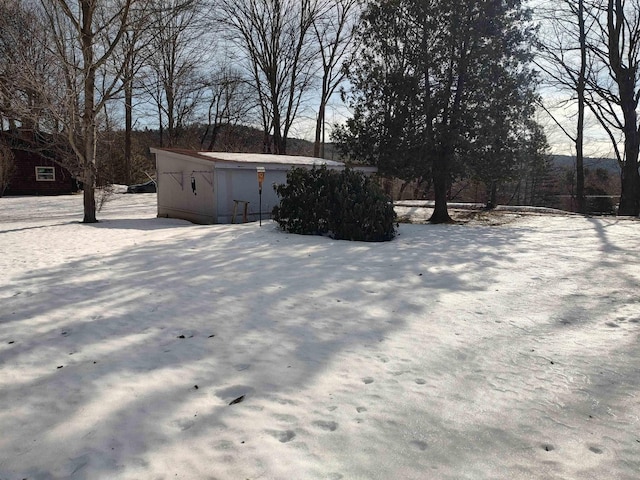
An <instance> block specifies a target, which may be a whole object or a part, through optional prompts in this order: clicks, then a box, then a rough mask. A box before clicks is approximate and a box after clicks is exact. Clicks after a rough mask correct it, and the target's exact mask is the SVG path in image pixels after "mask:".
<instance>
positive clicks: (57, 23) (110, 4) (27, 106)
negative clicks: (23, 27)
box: [2, 0, 136, 223]
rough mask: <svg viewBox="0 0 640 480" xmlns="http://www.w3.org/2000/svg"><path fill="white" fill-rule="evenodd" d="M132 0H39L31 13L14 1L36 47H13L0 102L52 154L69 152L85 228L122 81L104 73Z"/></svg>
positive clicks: (92, 215) (90, 216)
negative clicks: (103, 126) (109, 114)
mask: <svg viewBox="0 0 640 480" xmlns="http://www.w3.org/2000/svg"><path fill="white" fill-rule="evenodd" d="M135 1H136V0H110V1H104V2H96V1H95V0H74V1H69V0H40V3H39V4H29V9H28V10H27V9H25V8H22V7H24V5H23V4H22V2H15V7H16V8H21V9H22V11H23V12H26V14H27V16H28V17H27V18H28V19H29V21H30V22H32V25H31V26H30V29H29V34H30V35H32V37H31V39H32V40H33V41H30V42H27V43H26V44H21V43H16V44H15V45H14V47H15V48H14V50H13V52H12V53H13V58H14V63H13V64H11V68H10V70H11V71H10V77H11V82H10V85H9V86H8V87H5V88H4V90H3V99H4V101H3V102H2V103H5V104H7V103H9V107H8V109H9V110H10V118H13V119H15V120H16V121H19V122H20V123H21V124H22V126H27V127H30V128H33V129H34V130H37V131H41V132H45V133H47V134H48V138H49V139H51V141H52V142H53V144H54V145H51V146H50V148H53V147H54V146H55V147H59V149H60V150H61V151H65V152H67V153H68V152H72V157H73V158H74V159H75V161H73V160H72V159H71V158H67V159H65V161H66V163H67V165H65V166H68V167H70V168H69V169H70V170H71V171H72V173H73V174H74V175H75V176H76V178H78V179H80V180H81V181H82V183H83V187H84V218H83V221H84V222H85V223H94V222H96V221H97V219H96V202H95V187H96V180H97V161H96V159H97V152H96V150H97V131H98V124H99V117H100V115H101V112H102V110H103V108H104V106H105V104H106V103H107V102H108V101H109V100H110V99H112V98H113V96H114V95H115V94H116V93H117V92H118V90H119V89H120V79H121V77H122V71H121V70H113V71H109V72H108V73H106V72H105V69H106V68H107V66H108V64H109V61H110V59H111V58H112V56H113V54H114V50H115V49H116V47H117V45H118V44H119V42H120V40H121V38H122V35H123V33H124V32H125V30H126V27H127V21H128V18H129V12H130V9H131V6H132V4H133V3H134V2H135ZM31 5H33V6H31ZM32 49H33V50H35V51H32ZM43 65H44V67H43ZM16 92H18V94H16ZM41 138H42V137H41ZM61 138H62V139H64V140H63V141H61V140H60V139H61Z"/></svg>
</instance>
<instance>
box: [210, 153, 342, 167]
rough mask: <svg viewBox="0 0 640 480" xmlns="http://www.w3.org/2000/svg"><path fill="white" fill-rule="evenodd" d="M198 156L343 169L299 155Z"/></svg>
mask: <svg viewBox="0 0 640 480" xmlns="http://www.w3.org/2000/svg"><path fill="white" fill-rule="evenodd" d="M198 155H202V156H205V157H210V158H211V159H213V160H226V161H231V162H237V163H264V164H284V165H307V166H312V165H327V166H340V167H343V166H344V163H342V162H337V161H335V160H325V159H318V158H315V157H304V156H299V155H270V154H264V153H230V152H198Z"/></svg>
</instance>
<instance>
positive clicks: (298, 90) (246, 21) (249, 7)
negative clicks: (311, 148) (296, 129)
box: [219, 0, 318, 154]
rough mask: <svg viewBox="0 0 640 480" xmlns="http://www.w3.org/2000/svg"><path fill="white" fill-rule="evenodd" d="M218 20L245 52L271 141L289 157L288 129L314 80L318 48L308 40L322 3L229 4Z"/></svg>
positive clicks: (263, 0) (271, 0)
mask: <svg viewBox="0 0 640 480" xmlns="http://www.w3.org/2000/svg"><path fill="white" fill-rule="evenodd" d="M219 13H220V15H219V21H220V22H221V23H222V24H223V25H224V26H225V27H226V29H227V33H228V35H229V36H230V38H231V39H232V41H234V42H235V44H236V45H237V46H238V47H239V48H240V50H241V52H242V55H243V56H244V59H245V60H246V66H247V70H248V72H249V74H250V76H251V78H252V83H253V85H254V88H255V91H256V95H257V97H258V99H259V102H260V110H261V114H262V115H261V116H262V124H263V128H264V131H265V150H268V149H269V143H268V142H267V140H266V138H268V136H269V134H271V133H272V134H273V148H274V153H276V154H285V153H286V151H287V138H288V135H289V130H290V128H291V126H292V124H293V122H294V120H295V119H296V116H297V115H298V111H299V109H300V105H301V102H302V100H303V98H304V96H305V94H306V93H307V91H308V90H309V88H310V86H311V84H312V81H313V73H314V72H313V67H314V62H313V61H314V58H315V54H316V52H317V49H316V48H315V45H313V43H312V42H310V41H309V37H310V35H311V34H312V26H313V22H314V19H315V18H316V15H317V14H318V0H227V1H225V2H222V3H221V5H220V7H219Z"/></svg>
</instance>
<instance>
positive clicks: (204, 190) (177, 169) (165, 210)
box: [156, 155, 218, 224]
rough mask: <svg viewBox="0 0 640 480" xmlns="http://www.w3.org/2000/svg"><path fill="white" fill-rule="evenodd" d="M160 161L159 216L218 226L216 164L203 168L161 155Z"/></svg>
mask: <svg viewBox="0 0 640 480" xmlns="http://www.w3.org/2000/svg"><path fill="white" fill-rule="evenodd" d="M156 161H157V164H156V165H157V172H158V173H157V183H158V216H159V217H171V218H182V219H185V220H189V221H191V222H194V223H201V224H210V223H217V221H218V219H217V215H216V202H215V196H214V188H213V186H214V185H215V173H214V166H213V164H211V165H202V164H199V163H197V162H193V161H190V160H188V159H175V158H171V157H166V156H163V155H157V156H156ZM192 179H193V180H194V183H195V191H194V190H193V188H192Z"/></svg>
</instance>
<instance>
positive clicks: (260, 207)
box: [256, 167, 264, 226]
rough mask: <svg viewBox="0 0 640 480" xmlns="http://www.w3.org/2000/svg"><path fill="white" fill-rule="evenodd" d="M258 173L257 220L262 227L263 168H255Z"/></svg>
mask: <svg viewBox="0 0 640 480" xmlns="http://www.w3.org/2000/svg"><path fill="white" fill-rule="evenodd" d="M256 171H257V172H258V195H259V197H260V200H259V203H258V218H259V219H260V226H262V182H264V167H256Z"/></svg>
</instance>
